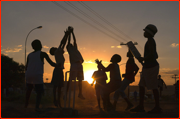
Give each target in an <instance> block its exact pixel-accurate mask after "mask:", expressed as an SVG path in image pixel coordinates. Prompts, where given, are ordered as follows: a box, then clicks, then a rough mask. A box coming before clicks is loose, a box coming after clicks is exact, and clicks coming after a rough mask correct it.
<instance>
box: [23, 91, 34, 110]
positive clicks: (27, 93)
mask: <svg viewBox="0 0 180 119" xmlns="http://www.w3.org/2000/svg"><path fill="white" fill-rule="evenodd" d="M31 91H32V89H31V90H30V89H27V90H26V100H25V108H27V107H28V104H29V99H30V96H31Z"/></svg>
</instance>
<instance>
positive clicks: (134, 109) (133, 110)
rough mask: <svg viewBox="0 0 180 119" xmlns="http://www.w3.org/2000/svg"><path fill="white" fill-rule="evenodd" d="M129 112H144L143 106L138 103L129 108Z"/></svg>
mask: <svg viewBox="0 0 180 119" xmlns="http://www.w3.org/2000/svg"><path fill="white" fill-rule="evenodd" d="M130 111H131V112H145V110H144V107H140V106H139V105H138V106H137V107H135V108H133V109H131V110H130Z"/></svg>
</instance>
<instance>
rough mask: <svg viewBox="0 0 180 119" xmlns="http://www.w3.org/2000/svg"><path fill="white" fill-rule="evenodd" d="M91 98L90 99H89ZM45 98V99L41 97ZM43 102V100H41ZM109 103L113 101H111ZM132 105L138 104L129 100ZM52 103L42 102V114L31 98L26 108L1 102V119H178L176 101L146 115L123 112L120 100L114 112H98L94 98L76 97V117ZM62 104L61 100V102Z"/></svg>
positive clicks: (148, 104)
mask: <svg viewBox="0 0 180 119" xmlns="http://www.w3.org/2000/svg"><path fill="white" fill-rule="evenodd" d="M90 97H91V98H90ZM43 98H45V97H43ZM42 100H43V99H42ZM111 101H113V100H112V99H111ZM131 101H132V103H133V104H134V105H137V104H138V102H135V101H134V100H131ZM51 102H52V101H50V102H48V103H46V102H43V101H42V104H41V109H42V110H43V112H36V111H35V108H34V107H35V98H31V100H30V105H29V107H28V108H26V109H25V108H24V105H23V101H20V100H19V101H2V102H1V117H2V118H62V117H68V118H74V117H76V118H178V117H179V103H178V101H177V100H166V99H164V100H163V99H162V100H161V101H160V105H161V108H162V109H163V113H161V114H148V113H146V112H144V113H133V112H130V111H124V110H125V108H126V103H125V102H124V101H123V100H122V99H120V100H119V101H118V104H117V109H116V111H109V112H107V111H104V110H103V111H99V109H98V108H97V101H96V98H95V96H89V97H88V96H86V99H85V100H81V99H79V98H78V97H76V103H75V109H76V110H78V115H77V116H71V115H66V116H64V115H63V114H62V111H61V110H60V109H59V108H56V107H55V106H54V105H53V103H51ZM62 103H63V100H62ZM71 104H72V102H71ZM153 107H154V101H153V100H151V99H150V100H146V101H145V110H146V111H149V110H151V109H152V108H153Z"/></svg>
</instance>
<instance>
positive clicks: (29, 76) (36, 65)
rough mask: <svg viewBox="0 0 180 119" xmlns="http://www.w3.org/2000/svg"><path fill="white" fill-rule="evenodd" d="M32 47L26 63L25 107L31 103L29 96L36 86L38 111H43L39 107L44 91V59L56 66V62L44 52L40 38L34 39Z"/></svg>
mask: <svg viewBox="0 0 180 119" xmlns="http://www.w3.org/2000/svg"><path fill="white" fill-rule="evenodd" d="M31 45H32V48H33V49H34V51H33V52H31V53H30V54H29V55H28V57H27V64H26V74H25V75H26V85H27V86H26V100H25V108H27V106H28V103H29V98H30V95H31V92H32V89H33V87H34V86H35V91H36V93H37V95H36V108H35V110H36V111H41V110H40V109H39V105H40V102H41V97H42V94H43V92H44V87H43V73H44V59H46V60H47V62H48V63H49V64H50V65H51V66H53V67H55V66H57V65H56V63H54V62H52V60H51V59H50V58H49V56H48V55H47V53H45V52H42V51H41V49H42V44H41V42H40V40H37V39H36V40H34V41H33V42H32V43H31Z"/></svg>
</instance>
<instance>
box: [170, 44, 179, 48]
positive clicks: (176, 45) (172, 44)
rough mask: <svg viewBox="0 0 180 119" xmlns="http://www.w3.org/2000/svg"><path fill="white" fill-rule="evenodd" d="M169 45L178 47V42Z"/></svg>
mask: <svg viewBox="0 0 180 119" xmlns="http://www.w3.org/2000/svg"><path fill="white" fill-rule="evenodd" d="M170 46H171V47H172V48H175V47H178V46H179V44H178V43H172V44H171V45H170Z"/></svg>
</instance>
